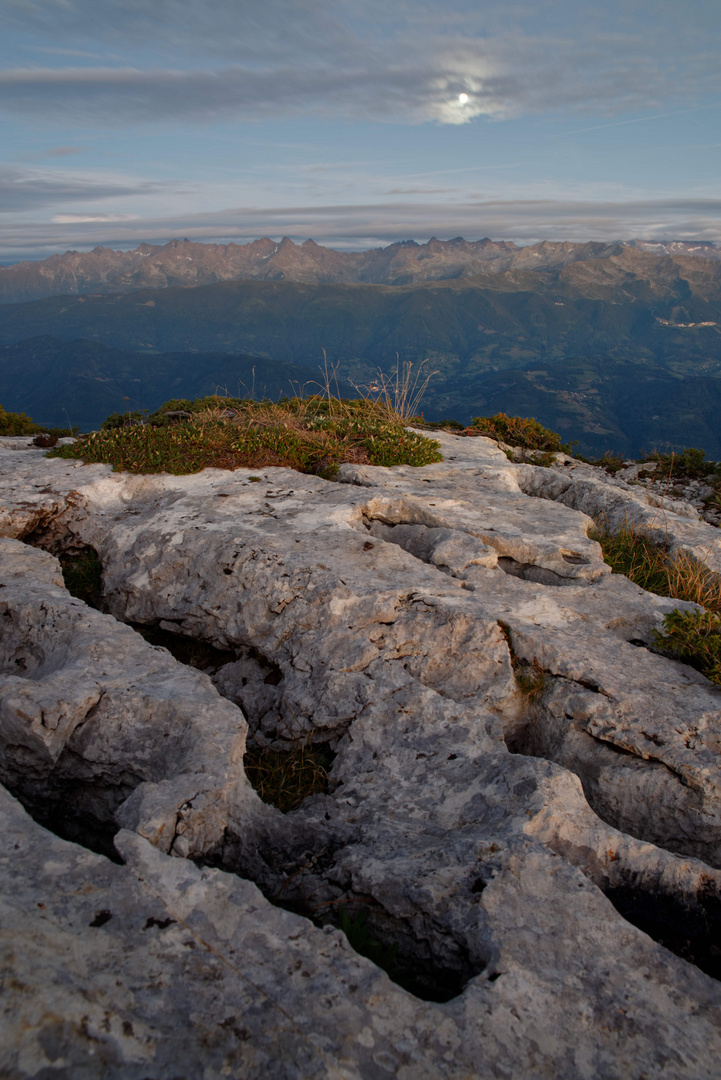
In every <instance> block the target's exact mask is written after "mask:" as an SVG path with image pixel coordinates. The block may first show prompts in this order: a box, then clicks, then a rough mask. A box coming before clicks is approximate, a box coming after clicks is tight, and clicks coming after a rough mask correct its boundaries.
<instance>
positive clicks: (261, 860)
mask: <svg viewBox="0 0 721 1080" xmlns="http://www.w3.org/2000/svg"><path fill="white" fill-rule="evenodd" d="M329 805H330V803H329ZM334 832H335V830H334V829H333V828H332V826H330V825H329V826H327V830H326V831H324V830H323V828H322V826H319V825H317V824H316V823H313V824H309V823H308V822H305V821H302V820H298V821H296V822H294V821H293V818H292V815H291V818H290V819H288V828H287V830H283V831H282V833H281V832H280V831H279V832H276V833H275V834H274V835H272V836H271V835H268V836H266V837H264V838H260V840H259V842H258V838H254V840H253V842H252V843H250V844H249V843H248V841H247V838H246V837H244V836H241V835H239V834H238V833H236V832H235V831H233V830H232V829H228V830H226V835H225V837H224V839H223V842H222V843H221V844H220V845H219V846H218V848H217V849H216V850H215V851H214V852H213V853H210V854H208V855H207V856H206V857H204V859H203V860H202V862H203V863H204V864H206V865H211V866H215V867H218V868H220V869H222V870H225V871H226V872H230V873H236V874H238V875H239V876H241V877H244V878H247V879H250V880H251V881H254V882H255V884H256V885H257V886H258V887H259V888H260V890H261V892H262V893H263V895H264V896H265V898H266V899H267V900H268V901H269V902H270V903H272V904H275V905H276V906H278V907H281V908H283V909H284V910H286V911H292V912H293V913H294V914H295V915H300V916H303V917H304V918H307V919H308V920H309V921H310V922H312V923H313V924H314V925H315V926H325V925H328V924H330V925H333V926H336V927H337V928H339V929H341V930H343V932H344V933H345V935H346V937H347V938H348V941H349V944H350V945H351V947H352V948H354V949H355V950H356V952H358V953H360V955H361V956H365V957H366V958H367V959H369V960H370V961H371V962H372V963H374V964H376V966H377V967H380V968H381V969H382V970H383V971H385V972H386V974H387V975H388V977H389V978H390V979H391V980H392V981H393V982H395V983H397V985H399V986H401V987H402V988H403V989H404V990H406V991H407V992H408V993H410V994H413V995H414V996H415V997H417V998H420V999H421V1000H423V1001H435V1002H445V1001H450V1000H452V999H453V998H455V997H457V996H458V995H459V994H461V993H462V992H463V989H464V987H465V985H466V984H467V982H468V981H469V980H470V979H471V978H473V977H474V976H475V975H478V974H480V973H481V972H482V971H483V970H484V969H485V967H486V964H487V959H485V958H484V959H483V960H482V961H480V962H476V963H474V962H473V960H472V959H471V957H470V955H469V952H468V949H467V948H466V946H465V945H464V944H463V943H462V942H458V941H456V940H455V939H454V938H452V937H451V935H450V934H449V933H448V931H447V930H445V929H444V928H439V927H436V926H434V925H433V924H432V920H430V919H424V923H425V924H426V925H425V930H426V933H424V932H423V929H422V930H421V932H420V933H419V932H416V928H415V927H414V925H413V924H412V920H410V919H400V918H398V917H396V916H394V915H392V914H391V913H390V912H388V911H387V910H386V909H385V908H384V907H383V905H382V904H380V903H379V902H378V901H376V900H375V898H374V897H372V896H367V895H359V894H357V893H355V892H353V890H352V889H349V888H347V887H344V885H345V884H346V883H345V881H343V882H342V883H339V882H338V881H337V880H336V879H337V878H338V871H337V868H336V867H337V857H338V854H339V852H340V851H341V850H342V849H343V847H344V840H343V839H340V840H339V839H338V836H337V835H334ZM351 840H352V837H350V836H349V837H347V838H346V841H347V842H350V841H351Z"/></svg>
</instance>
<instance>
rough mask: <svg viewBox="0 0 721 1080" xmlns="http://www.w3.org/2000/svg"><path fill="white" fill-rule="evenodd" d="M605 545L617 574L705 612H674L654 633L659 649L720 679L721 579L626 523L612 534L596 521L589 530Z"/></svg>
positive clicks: (592, 537)
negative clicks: (697, 605)
mask: <svg viewBox="0 0 721 1080" xmlns="http://www.w3.org/2000/svg"><path fill="white" fill-rule="evenodd" d="M588 535H589V536H590V537H591V539H592V540H597V541H598V542H599V544H600V545H601V550H602V551H603V557H604V559H605V561H606V562H607V563H608V564H609V566H610V567H611V568H612V570H613V572H614V573H615V574H625V575H626V577H628V578H630V579H631V581H635V583H636V584H637V585H640V586H641V588H643V589H647V590H648V592H654V593H657V594H658V595H659V596H670V597H672V598H673V599H675V600H690V601H691V602H692V603H695V604H699V605H700V606H701V607H702V608H704V609H705V610H703V611H680V610H678V609H677V610H676V611H672V612H670V613H669V614H668V615H666V616H665V617H664V620H663V627H664V629H663V632H660V631H658V630H655V631H654V643H655V646H656V648H657V649H658V650H659V651H660V652H663V653H667V654H668V655H670V656H675V657H677V658H678V659H679V660H683V661H684V662H685V663H688V664H691V665H692V666H693V667H695V668H697V669H698V670H699V671H701V672H703V674H704V675H705V676H706V677H707V678H708V679H710V680H711V681H712V682H716V683H721V581H719V579H718V577H717V576H716V575H714V574H712V573H711V572H710V571H709V570H708V569H707V568H706V567H705V566H704V565H703V563H700V562H698V561H697V560H695V559H692V558H691V557H690V555H687V554H686V553H684V552H682V553H681V554H679V555H676V556H675V558H670V557H669V555H668V553H667V551H666V549H665V548H664V546H663V545H662V544H657V543H655V542H654V541H653V540H651V539H650V537H648V536H646V535H644V533H642V532H639V531H638V530H636V529H634V528H633V527H632V526H631V525H626V526H624V527H623V528H622V529H619V530H618V531H617V532H615V533H612V532H611V531H610V529H609V528H608V526H607V525H605V526H603V525H597V526H596V528H595V529H593V530H591V531H589V534H588Z"/></svg>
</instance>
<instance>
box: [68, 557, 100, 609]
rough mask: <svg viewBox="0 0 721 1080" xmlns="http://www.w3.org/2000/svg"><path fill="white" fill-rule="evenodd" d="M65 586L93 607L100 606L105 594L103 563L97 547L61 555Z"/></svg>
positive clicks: (73, 594)
mask: <svg viewBox="0 0 721 1080" xmlns="http://www.w3.org/2000/svg"><path fill="white" fill-rule="evenodd" d="M60 566H61V568H62V571H63V581H64V582H65V588H66V589H67V590H68V592H69V593H70V595H71V596H75V597H77V599H78V600H82V601H83V602H84V603H86V604H88V605H89V606H90V607H92V608H100V605H101V602H102V596H103V590H102V576H103V564H102V560H101V558H100V555H99V554H98V552H97V551H96V550H95V548H93V547H90V546H86V547H83V548H79V549H76V550H74V551H65V552H63V553H62V554H61V556H60Z"/></svg>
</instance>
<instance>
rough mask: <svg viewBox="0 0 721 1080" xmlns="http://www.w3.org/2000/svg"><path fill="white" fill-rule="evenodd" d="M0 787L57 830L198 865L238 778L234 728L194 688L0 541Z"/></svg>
mask: <svg viewBox="0 0 721 1080" xmlns="http://www.w3.org/2000/svg"><path fill="white" fill-rule="evenodd" d="M0 675H1V677H0V751H1V752H2V757H1V758H0V779H2V781H3V782H4V783H5V784H7V785H9V786H10V787H11V788H12V790H13V791H15V792H17V793H18V794H19V795H20V796H21V797H22V798H23V800H24V801H25V802H26V804H28V805H30V806H32V807H33V808H34V809H35V810H36V812H37V813H39V814H41V815H42V816H43V818H44V819H45V820H48V821H51V822H52V820H53V819H54V818H56V819H61V820H62V819H66V824H67V827H68V828H69V829H70V830H71V831H78V830H79V831H80V832H81V833H82V832H83V831H84V832H86V833H89V832H92V831H94V830H97V831H98V833H99V835H100V836H102V835H103V834H108V833H109V834H112V832H114V831H116V828H117V824H118V822H121V823H122V824H124V825H127V826H130V827H133V828H137V829H138V831H139V832H141V833H142V834H143V835H145V836H148V837H149V838H151V839H152V840H153V842H154V843H156V844H157V845H158V846H159V847H160V848H162V849H163V850H165V851H169V850H171V849H172V850H174V851H175V852H176V853H177V854H183V855H192V854H200V853H202V852H203V851H204V850H206V849H207V848H208V847H209V846H211V845H212V844H213V843H216V842H217V841H218V840H219V839H220V837H221V836H222V833H223V830H224V829H225V826H226V824H227V820H228V815H229V813H230V808H231V807H232V808H234V813H235V816H236V817H240V816H242V814H241V809H240V808H241V806H243V805H245V804H251V805H252V804H255V805H256V809H258V812H259V813H260V812H261V808H260V804H259V803H258V800H257V797H256V796H255V794H254V792H253V791H252V789H250V787H249V785H248V783H247V781H246V780H245V777H244V774H243V769H242V758H243V753H244V750H245V733H246V722H245V719H244V717H243V715H242V713H241V712H240V710H239V709H238V708H236V707H234V706H233V705H231V704H230V703H229V702H227V701H224V700H223V699H222V698H219V697H218V695H217V693H216V691H215V690H214V688H213V686H212V684H211V683H210V680H209V679H208V678H207V676H205V675H202V674H201V673H200V672H196V671H194V670H193V669H190V668H186V667H185V666H184V665H182V664H179V663H177V661H175V660H174V659H173V658H172V657H171V656H170V654H169V653H168V652H167V651H166V650H165V649H161V648H155V647H153V646H151V645H148V644H147V643H146V642H145V641H144V640H143V638H142V637H140V635H139V634H137V633H136V632H135V631H134V630H131V629H130V627H127V626H123V625H122V624H121V623H119V622H117V621H116V620H115V619H113V617H112V616H110V615H102V614H101V613H100V612H98V611H94V610H93V609H92V608H89V607H87V605H86V604H84V603H82V602H81V601H80V600H76V599H74V598H73V597H71V596H70V595H69V594H68V593H67V591H66V590H65V587H64V585H63V584H62V575H61V574H60V567H59V564H58V562H57V560H56V559H54V558H53V557H52V556H51V555H48V554H46V553H45V552H44V551H38V550H35V549H34V548H30V547H27V546H26V545H24V544H21V543H19V542H18V541H16V540H8V539H2V540H0Z"/></svg>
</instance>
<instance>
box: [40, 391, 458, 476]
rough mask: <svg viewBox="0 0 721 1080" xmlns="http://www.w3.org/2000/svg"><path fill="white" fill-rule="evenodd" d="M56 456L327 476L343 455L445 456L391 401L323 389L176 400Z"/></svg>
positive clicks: (132, 467)
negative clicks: (296, 394)
mask: <svg viewBox="0 0 721 1080" xmlns="http://www.w3.org/2000/svg"><path fill="white" fill-rule="evenodd" d="M51 455H52V456H54V457H64V458H80V459H82V460H83V461H85V462H108V463H110V464H112V465H113V468H114V469H115V470H116V471H123V472H131V473H159V472H169V473H174V474H176V475H182V474H186V473H195V472H199V471H200V470H201V469H204V468H208V467H214V468H223V469H236V468H251V469H258V468H263V467H267V466H271V465H281V466H285V467H288V468H292V469H297V470H298V471H299V472H305V473H315V474H316V475H319V476H324V477H328V478H330V477H331V476H332V475H333V474H334V472H335V471H336V470H337V468H338V465H339V464H341V463H342V462H355V463H360V464H370V465H385V466H391V465H414V466H421V465H428V464H430V463H431V462H434V461H441V460H442V456H441V454H440V448H439V445H438V443H437V442H436V441H435V440H433V439H428V438H426V437H425V436H423V435H419V434H418V433H417V432H413V431H408V430H407V428H406V426H405V422H404V420H403V419H402V418H401V417H400V416H399V415H398V414H396V413H394V412H393V410H391V409H389V408H388V407H387V406H385V405H383V404H381V403H378V402H370V401H365V400H358V401H347V400H339V399H329V398H324V397H320V396H312V397H308V398H287V399H284V400H281V401H279V402H269V401H261V402H257V401H252V400H250V399H247V398H219V397H213V398H203V399H200V400H199V401H197V402H188V401H171V402H168V403H167V404H166V405H165V406H163V409H161V410H158V412H157V413H155V414H153V415H152V416H150V417H149V418H148V421H147V422H145V423H143V422H140V421H139V420H138V419H137V418H135V417H128V418H123V417H117V416H114V417H111V418H109V421H108V426H107V427H104V428H103V429H101V430H100V431H98V432H93V433H91V434H90V435H86V436H83V437H81V438H80V439H78V440H77V441H76V442H75V443H73V444H71V445H69V446H63V447H59V448H57V449H56V450H53V451H51Z"/></svg>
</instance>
